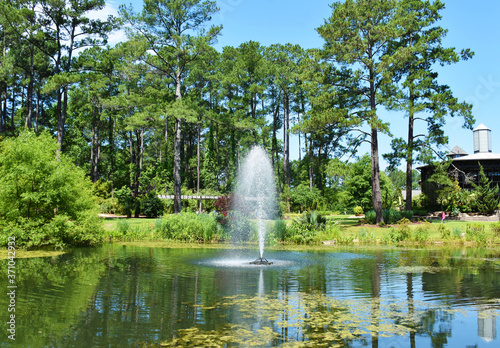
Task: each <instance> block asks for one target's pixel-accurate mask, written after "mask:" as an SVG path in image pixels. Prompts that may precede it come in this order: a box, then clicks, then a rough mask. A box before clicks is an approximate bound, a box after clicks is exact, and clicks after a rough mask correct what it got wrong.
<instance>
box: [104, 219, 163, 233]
mask: <svg viewBox="0 0 500 348" xmlns="http://www.w3.org/2000/svg"><path fill="white" fill-rule="evenodd" d="M103 220H104V229H105V230H106V231H114V230H117V229H118V226H119V224H120V223H124V222H125V223H127V224H128V225H129V227H130V228H131V229H146V228H153V227H154V226H155V222H156V220H157V219H148V218H123V217H106V218H103Z"/></svg>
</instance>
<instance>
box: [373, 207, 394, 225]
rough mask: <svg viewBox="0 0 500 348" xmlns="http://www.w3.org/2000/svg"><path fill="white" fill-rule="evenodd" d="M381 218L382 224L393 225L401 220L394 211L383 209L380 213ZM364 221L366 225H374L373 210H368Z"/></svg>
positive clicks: (374, 216) (374, 214) (374, 215)
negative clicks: (382, 219)
mask: <svg viewBox="0 0 500 348" xmlns="http://www.w3.org/2000/svg"><path fill="white" fill-rule="evenodd" d="M382 216H383V218H384V224H386V225H387V224H395V223H397V222H398V221H399V220H401V218H402V215H401V213H400V212H399V211H397V210H394V209H384V210H383V211H382ZM365 221H366V223H367V224H370V225H374V224H375V223H376V221H377V219H376V213H375V211H374V210H369V211H367V212H366V213H365Z"/></svg>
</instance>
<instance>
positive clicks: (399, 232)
mask: <svg viewBox="0 0 500 348" xmlns="http://www.w3.org/2000/svg"><path fill="white" fill-rule="evenodd" d="M410 222H411V221H410V220H408V219H401V220H400V221H399V223H398V227H397V228H391V229H390V231H389V236H390V237H391V240H392V241H393V242H403V241H406V240H410V238H411V230H410V226H409V224H410Z"/></svg>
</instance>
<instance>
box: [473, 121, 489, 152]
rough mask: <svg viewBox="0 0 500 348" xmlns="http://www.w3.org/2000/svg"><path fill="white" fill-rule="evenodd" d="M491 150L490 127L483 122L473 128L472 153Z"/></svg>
mask: <svg viewBox="0 0 500 348" xmlns="http://www.w3.org/2000/svg"><path fill="white" fill-rule="evenodd" d="M484 152H492V151H491V129H489V128H488V127H486V126H485V125H484V124H482V123H481V124H480V125H479V126H478V127H477V128H476V129H474V153H484Z"/></svg>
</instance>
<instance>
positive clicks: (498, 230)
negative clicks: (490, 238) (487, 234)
mask: <svg viewBox="0 0 500 348" xmlns="http://www.w3.org/2000/svg"><path fill="white" fill-rule="evenodd" d="M490 228H491V231H492V232H493V233H494V234H496V235H499V236H500V221H499V222H495V223H492V224H491V225H490Z"/></svg>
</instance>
